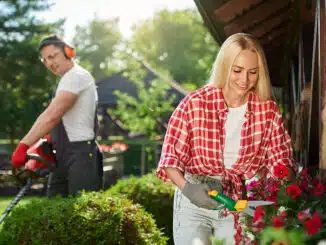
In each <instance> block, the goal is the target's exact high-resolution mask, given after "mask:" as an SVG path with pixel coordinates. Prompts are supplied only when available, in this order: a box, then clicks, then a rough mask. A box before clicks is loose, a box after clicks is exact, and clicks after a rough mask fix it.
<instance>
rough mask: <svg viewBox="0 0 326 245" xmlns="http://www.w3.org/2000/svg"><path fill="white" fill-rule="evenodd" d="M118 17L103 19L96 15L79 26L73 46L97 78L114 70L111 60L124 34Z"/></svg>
mask: <svg viewBox="0 0 326 245" xmlns="http://www.w3.org/2000/svg"><path fill="white" fill-rule="evenodd" d="M118 23H119V22H118V19H109V20H102V19H98V18H97V17H95V18H94V19H93V20H92V21H91V22H89V23H88V24H87V25H85V26H77V27H76V34H75V36H74V38H73V42H72V43H73V46H74V47H75V48H76V50H77V55H78V57H79V58H80V61H81V62H82V63H83V64H84V65H85V66H87V67H89V69H90V71H91V73H92V75H93V76H94V77H95V79H96V80H99V79H103V78H104V77H105V76H107V75H109V74H110V73H111V72H112V70H115V69H114V67H112V64H111V60H112V58H113V56H114V52H115V50H116V47H117V45H118V44H119V43H120V42H121V39H122V35H121V33H120V30H119V26H118Z"/></svg>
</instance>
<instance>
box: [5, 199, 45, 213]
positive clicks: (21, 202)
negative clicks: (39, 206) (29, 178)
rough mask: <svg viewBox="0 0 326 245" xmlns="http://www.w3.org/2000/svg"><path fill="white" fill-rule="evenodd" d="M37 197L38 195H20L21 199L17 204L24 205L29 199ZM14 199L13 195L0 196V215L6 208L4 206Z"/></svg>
mask: <svg viewBox="0 0 326 245" xmlns="http://www.w3.org/2000/svg"><path fill="white" fill-rule="evenodd" d="M38 198H40V197H30V196H25V197H22V199H21V200H20V201H19V203H18V204H17V206H19V205H24V204H26V203H29V202H30V201H31V200H33V199H38ZM14 199H15V197H14V196H9V197H0V215H2V213H3V212H4V211H5V210H6V208H7V207H8V206H9V204H10V203H11V202H12V201H13V200H14Z"/></svg>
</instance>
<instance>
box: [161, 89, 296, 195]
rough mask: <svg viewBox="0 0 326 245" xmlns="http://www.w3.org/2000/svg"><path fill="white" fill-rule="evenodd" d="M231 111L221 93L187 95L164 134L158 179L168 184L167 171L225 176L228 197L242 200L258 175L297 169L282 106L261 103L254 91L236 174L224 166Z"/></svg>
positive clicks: (200, 91)
mask: <svg viewBox="0 0 326 245" xmlns="http://www.w3.org/2000/svg"><path fill="white" fill-rule="evenodd" d="M227 113H228V108H227V106H226V104H225V102H224V98H223V94H222V91H221V89H218V88H215V87H212V86H205V87H203V88H201V89H199V90H197V91H195V92H193V93H190V94H189V95H187V96H186V97H185V98H184V99H183V100H182V101H181V102H180V104H179V106H178V107H177V108H176V110H175V111H174V112H173V114H172V116H171V118H170V121H169V125H168V129H167V132H166V135H165V139H164V144H163V148H162V154H161V159H160V162H159V166H158V169H157V176H158V177H159V178H160V179H163V180H164V181H171V180H169V179H168V177H167V175H166V172H165V170H164V168H165V167H172V168H178V169H179V170H180V171H182V172H188V173H190V174H199V175H205V176H214V175H221V176H223V177H224V193H225V194H227V195H229V196H231V197H233V198H234V199H238V198H240V197H241V195H242V182H241V180H247V179H251V178H252V177H253V176H255V175H256V174H257V173H259V175H263V176H266V175H268V174H271V175H272V174H273V171H272V170H273V167H274V166H276V165H277V164H283V165H285V166H289V167H291V168H292V169H293V170H295V171H296V170H297V169H296V166H295V164H294V161H293V158H292V156H293V154H292V147H291V139H290V137H289V135H288V133H287V131H286V130H285V128H284V125H283V122H282V116H281V114H280V112H279V109H278V106H277V104H276V103H275V102H274V101H272V100H268V101H263V102H262V101H259V99H258V97H257V96H256V95H255V94H254V93H253V92H251V93H250V95H249V99H248V105H247V110H246V113H245V121H244V124H243V128H242V131H241V140H240V150H239V156H238V160H237V161H236V162H235V163H234V164H233V166H232V168H231V169H225V168H224V165H223V149H224V143H225V129H224V125H225V122H226V118H227Z"/></svg>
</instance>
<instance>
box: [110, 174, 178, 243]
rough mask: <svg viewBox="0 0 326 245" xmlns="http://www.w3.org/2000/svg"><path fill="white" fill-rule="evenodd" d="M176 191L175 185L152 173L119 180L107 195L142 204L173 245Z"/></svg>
mask: <svg viewBox="0 0 326 245" xmlns="http://www.w3.org/2000/svg"><path fill="white" fill-rule="evenodd" d="M174 190H175V187H174V185H172V184H167V183H164V182H163V181H161V180H160V179H158V178H157V177H156V176H155V173H154V172H152V173H150V174H147V175H144V176H142V177H141V178H136V177H130V178H129V179H124V180H119V181H118V183H117V184H116V185H114V186H112V187H111V188H110V189H108V190H107V191H106V193H107V195H108V196H111V195H113V194H117V195H121V194H123V195H125V196H126V197H127V198H128V199H130V200H133V201H134V202H135V203H139V204H141V205H142V206H143V207H144V208H145V210H146V211H147V212H149V213H151V214H152V215H153V217H154V219H155V220H156V224H157V226H158V227H159V228H161V230H162V231H163V233H164V234H165V235H166V236H167V237H168V238H169V241H168V244H173V239H172V237H173V234H172V223H173V196H174Z"/></svg>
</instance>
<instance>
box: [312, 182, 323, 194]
mask: <svg viewBox="0 0 326 245" xmlns="http://www.w3.org/2000/svg"><path fill="white" fill-rule="evenodd" d="M324 192H325V187H324V185H323V184H321V183H319V184H317V185H316V186H315V188H314V194H315V195H317V196H322V195H323V194H324Z"/></svg>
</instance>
